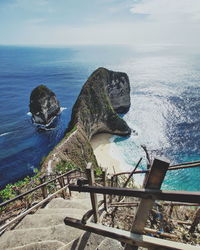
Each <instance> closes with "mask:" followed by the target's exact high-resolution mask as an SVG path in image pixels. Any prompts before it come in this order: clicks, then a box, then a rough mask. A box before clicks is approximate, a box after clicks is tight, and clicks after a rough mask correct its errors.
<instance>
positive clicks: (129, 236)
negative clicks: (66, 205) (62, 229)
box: [64, 217, 199, 250]
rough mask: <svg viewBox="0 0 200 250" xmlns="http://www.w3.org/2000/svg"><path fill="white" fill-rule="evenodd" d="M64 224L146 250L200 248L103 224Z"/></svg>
mask: <svg viewBox="0 0 200 250" xmlns="http://www.w3.org/2000/svg"><path fill="white" fill-rule="evenodd" d="M64 222H65V224H66V225H68V226H72V227H75V228H79V229H82V230H85V231H88V232H92V233H96V234H99V235H103V236H105V237H109V238H112V239H115V240H118V241H121V242H124V243H128V244H129V245H132V246H136V245H138V246H142V247H146V248H156V247H157V248H158V249H163V248H164V247H165V248H169V249H174V250H180V249H181V250H198V249H199V247H196V246H192V245H189V244H183V243H178V242H174V241H169V240H163V239H159V238H155V237H150V236H146V235H141V234H135V233H131V232H128V231H124V230H121V229H116V228H112V227H106V226H103V225H101V224H95V223H91V222H88V223H87V224H86V225H83V224H82V223H81V221H80V220H77V219H74V218H70V217H66V218H65V219H64Z"/></svg>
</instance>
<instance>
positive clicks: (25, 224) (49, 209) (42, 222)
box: [0, 193, 123, 250]
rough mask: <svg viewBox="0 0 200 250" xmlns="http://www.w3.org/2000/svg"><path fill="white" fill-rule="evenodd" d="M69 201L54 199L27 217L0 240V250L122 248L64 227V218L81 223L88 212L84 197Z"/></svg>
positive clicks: (104, 249)
mask: <svg viewBox="0 0 200 250" xmlns="http://www.w3.org/2000/svg"><path fill="white" fill-rule="evenodd" d="M76 195H78V196H75V194H73V195H72V198H71V199H70V200H64V199H63V198H55V199H53V200H51V201H50V202H49V203H48V204H47V205H46V207H45V208H42V209H39V210H38V211H37V212H36V213H35V214H31V215H27V216H26V217H25V218H24V219H23V220H22V221H21V222H20V223H19V224H18V225H17V226H16V227H15V229H14V230H10V231H7V232H5V233H4V234H3V235H2V236H1V237H0V250H5V249H9V250H17V249H18V250H19V249H21V250H41V249H42V250H43V249H44V250H56V249H59V250H84V249H85V250H109V249H110V250H111V249H114V250H120V249H123V247H122V246H121V244H120V243H119V242H118V241H116V240H112V239H108V238H105V237H103V236H100V235H96V234H93V233H89V232H85V231H82V230H80V229H77V228H73V227H69V226H66V225H65V224H64V222H63V219H64V218H65V217H66V216H69V217H72V218H77V219H81V218H82V216H83V215H84V214H85V213H86V212H87V211H88V210H89V209H91V203H90V198H89V196H88V195H86V194H77V193H76Z"/></svg>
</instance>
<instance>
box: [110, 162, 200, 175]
mask: <svg viewBox="0 0 200 250" xmlns="http://www.w3.org/2000/svg"><path fill="white" fill-rule="evenodd" d="M191 163H192V162H188V163H180V164H177V165H171V166H169V168H168V171H172V170H178V169H185V168H194V167H200V161H196V162H193V164H191ZM189 164H190V165H189ZM149 171H150V170H149V169H145V170H138V171H135V172H134V174H146V173H149ZM125 174H131V171H126V172H119V173H116V174H114V175H113V176H118V175H125Z"/></svg>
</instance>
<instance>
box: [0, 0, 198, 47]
mask: <svg viewBox="0 0 200 250" xmlns="http://www.w3.org/2000/svg"><path fill="white" fill-rule="evenodd" d="M0 24H1V25H0V34H1V36H0V44H20V45H24V44H27V45H71V44H102V45H103V44H186V45H188V44H189V45H191V44H194V45H198V44H200V34H199V33H200V32H199V30H200V0H0Z"/></svg>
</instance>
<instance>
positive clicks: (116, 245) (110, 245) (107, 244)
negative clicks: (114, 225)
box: [95, 238, 124, 250]
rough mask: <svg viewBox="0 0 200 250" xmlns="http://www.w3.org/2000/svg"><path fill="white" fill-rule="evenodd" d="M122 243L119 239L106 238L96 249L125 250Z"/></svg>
mask: <svg viewBox="0 0 200 250" xmlns="http://www.w3.org/2000/svg"><path fill="white" fill-rule="evenodd" d="M123 249H124V248H123V247H122V245H121V243H120V242H119V241H117V240H113V239H109V238H105V239H104V240H103V241H102V242H101V243H100V244H99V246H97V248H95V250H123Z"/></svg>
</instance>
